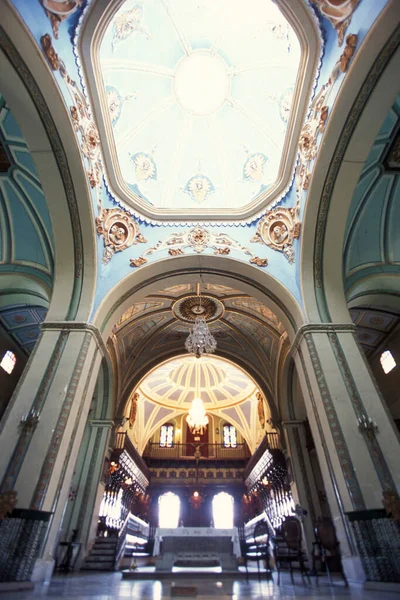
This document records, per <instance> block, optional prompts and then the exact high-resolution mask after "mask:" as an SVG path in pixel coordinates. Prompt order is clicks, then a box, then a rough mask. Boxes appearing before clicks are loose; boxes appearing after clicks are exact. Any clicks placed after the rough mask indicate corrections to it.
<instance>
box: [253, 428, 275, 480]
mask: <svg viewBox="0 0 400 600" xmlns="http://www.w3.org/2000/svg"><path fill="white" fill-rule="evenodd" d="M278 448H280V444H279V435H278V434H277V433H266V434H265V436H264V437H263V439H262V440H261V443H260V444H259V446H258V448H257V449H256V451H255V452H254V454H253V456H252V457H251V458H250V460H249V462H248V463H247V466H246V472H245V478H246V477H248V476H249V474H250V473H251V471H252V470H253V469H254V467H255V466H256V464H257V463H258V461H259V460H260V459H261V458H262V457H263V455H264V453H265V451H266V450H275V449H278Z"/></svg>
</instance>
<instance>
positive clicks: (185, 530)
mask: <svg viewBox="0 0 400 600" xmlns="http://www.w3.org/2000/svg"><path fill="white" fill-rule="evenodd" d="M164 536H168V537H199V536H200V537H207V536H212V537H230V538H231V541H232V544H233V554H235V555H236V556H237V557H240V556H241V552H240V543H239V533H238V529H237V527H232V529H215V528H214V527H173V528H171V529H168V528H165V527H157V529H156V535H155V538H154V551H153V556H157V554H160V543H161V542H162V539H163V537H164Z"/></svg>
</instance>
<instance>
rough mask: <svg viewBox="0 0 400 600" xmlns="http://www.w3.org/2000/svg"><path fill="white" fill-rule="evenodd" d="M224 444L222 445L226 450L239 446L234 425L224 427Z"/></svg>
mask: <svg viewBox="0 0 400 600" xmlns="http://www.w3.org/2000/svg"><path fill="white" fill-rule="evenodd" d="M223 434H224V437H223V442H222V445H223V446H224V448H236V446H237V436H236V427H234V426H233V425H224V430H223Z"/></svg>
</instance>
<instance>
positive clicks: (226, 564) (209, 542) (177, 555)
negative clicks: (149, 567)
mask: <svg viewBox="0 0 400 600" xmlns="http://www.w3.org/2000/svg"><path fill="white" fill-rule="evenodd" d="M153 555H154V556H157V562H156V570H162V571H165V570H170V569H172V566H173V565H174V563H177V564H178V563H179V561H181V562H182V561H183V562H187V563H189V562H192V563H193V565H194V564H196V563H198V564H201V563H202V562H205V563H207V562H209V561H210V560H214V561H216V562H218V563H219V564H220V565H221V567H222V569H223V570H225V569H227V570H234V569H237V560H236V558H239V557H240V556H241V552H240V542H239V534H238V530H237V527H232V528H231V529H216V528H214V527H176V528H175V527H174V528H161V527H158V528H157V529H156V534H155V538H154V551H153Z"/></svg>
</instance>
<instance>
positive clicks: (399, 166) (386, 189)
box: [343, 96, 400, 356]
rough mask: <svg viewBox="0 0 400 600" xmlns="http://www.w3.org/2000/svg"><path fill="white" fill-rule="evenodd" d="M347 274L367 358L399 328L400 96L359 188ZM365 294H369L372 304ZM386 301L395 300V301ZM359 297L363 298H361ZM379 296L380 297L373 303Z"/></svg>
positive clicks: (346, 253) (345, 259)
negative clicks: (394, 298) (364, 296)
mask: <svg viewBox="0 0 400 600" xmlns="http://www.w3.org/2000/svg"><path fill="white" fill-rule="evenodd" d="M343 250H344V252H343V276H344V286H345V291H346V295H347V297H348V300H349V302H350V303H351V304H350V305H351V308H350V314H351V317H352V319H353V322H354V323H355V324H356V326H357V339H358V341H359V343H360V345H361V347H362V348H363V350H364V352H365V354H366V355H367V356H371V355H373V354H374V353H375V352H382V351H383V350H384V349H385V340H386V339H387V338H388V336H390V335H392V334H394V332H395V331H396V330H398V327H399V322H400V316H399V315H400V309H399V302H397V308H396V306H394V305H393V297H395V296H397V297H399V296H400V282H399V281H398V272H399V264H400V96H398V97H397V99H396V101H395V103H394V104H393V106H392V108H391V109H390V111H389V114H388V115H387V117H386V119H385V121H384V123H383V124H382V127H381V130H380V132H379V134H378V136H377V138H376V140H375V143H374V145H373V147H372V149H371V152H370V154H369V156H368V159H367V161H366V163H365V166H364V169H363V171H362V173H361V176H360V180H359V182H358V184H357V187H356V190H355V193H354V196H353V199H352V203H351V208H350V212H349V217H348V221H347V227H346V234H345V240H344V248H343ZM363 294H366V295H369V298H368V303H367V304H365V301H363V298H362V296H363ZM385 295H386V298H389V297H391V298H392V302H390V301H389V300H387V302H386V303H385ZM358 297H359V298H360V300H358ZM374 297H376V298H377V300H376V302H374Z"/></svg>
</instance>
